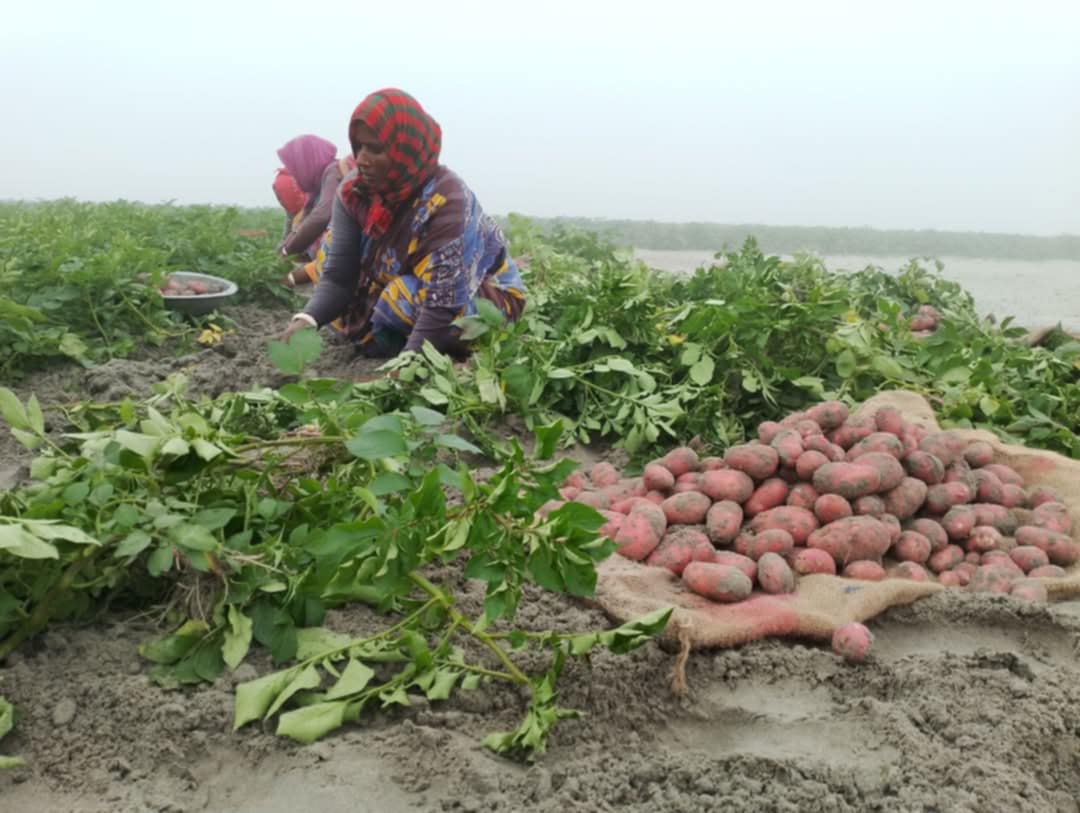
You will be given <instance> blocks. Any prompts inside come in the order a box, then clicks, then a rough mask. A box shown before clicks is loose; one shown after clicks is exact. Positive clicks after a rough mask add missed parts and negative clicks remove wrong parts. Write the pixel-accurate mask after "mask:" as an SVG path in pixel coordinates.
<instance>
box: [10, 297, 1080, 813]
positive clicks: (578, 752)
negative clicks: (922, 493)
mask: <svg viewBox="0 0 1080 813" xmlns="http://www.w3.org/2000/svg"><path fill="white" fill-rule="evenodd" d="M234 318H237V319H238V321H241V323H242V324H246V325H247V326H248V328H249V330H248V331H246V332H245V334H244V335H245V337H246V338H241V337H240V336H236V337H233V338H232V339H230V340H229V341H228V342H227V343H226V345H225V346H224V347H221V348H218V349H215V350H210V351H205V352H204V353H201V354H199V355H198V356H197V357H192V358H188V359H182V360H178V361H172V360H167V359H144V360H139V361H129V362H114V363H113V364H111V365H106V366H105V367H102V368H100V369H98V370H94V371H82V370H79V371H72V370H70V369H69V370H67V371H56V372H53V373H45V374H42V375H41V376H38V377H35V378H34V379H32V380H30V381H28V382H24V386H23V387H22V388H21V389H22V390H23V392H26V391H27V390H28V389H31V388H32V389H34V390H35V391H37V392H38V393H39V397H42V398H43V399H44V400H46V401H53V402H55V401H57V400H60V401H63V400H73V399H76V398H79V397H86V396H92V397H94V398H97V399H107V398H116V397H122V396H123V395H125V394H127V393H129V392H130V393H138V392H142V391H145V389H146V388H147V387H148V386H149V384H150V383H151V382H152V380H153V379H156V378H158V377H160V376H161V375H162V374H165V373H167V372H169V371H171V370H174V369H179V368H186V369H188V370H189V372H190V375H191V376H192V382H193V386H194V388H195V389H197V390H199V391H203V392H207V393H210V394H214V393H216V392H220V391H222V390H224V389H227V388H228V389H235V388H240V387H247V386H251V385H255V384H270V385H272V384H274V383H280V382H279V381H278V380H277V379H276V373H274V372H273V371H272V369H271V368H270V367H269V365H268V364H267V363H266V362H265V361H264V359H263V356H262V347H263V345H264V342H265V339H266V338H267V337H268V336H270V335H273V333H274V332H276V330H278V329H279V327H280V321H279V319H280V315H279V314H272V313H267V312H265V311H258V310H255V309H250V310H248V311H242V312H238V313H235V314H234ZM362 371H364V368H363V365H361V366H360V367H357V366H356V364H355V363H354V362H353V361H352V360H351V359H350V356H349V353H348V352H347V351H346V350H344V349H340V348H339V349H331V350H330V352H328V353H327V354H326V355H325V356H324V358H323V359H322V360H320V362H319V366H318V368H317V369H316V371H315V373H316V374H338V375H350V374H357V373H358V372H362ZM8 453H10V448H9V449H8ZM429 575H431V576H432V577H433V578H435V579H438V580H441V581H443V582H444V583H447V584H450V585H453V586H454V587H455V589H456V590H457V592H458V593H459V594H460V595H462V596H463V597H464V598H463V602H462V603H463V606H464V608H465V609H466V610H470V609H471V610H475V609H477V608H478V607H479V606H480V602H481V599H482V592H481V590H480V588H479V587H478V586H477V585H476V584H475V583H471V582H468V581H467V580H464V579H463V577H462V576H461V575H460V569H459V568H458V567H456V566H450V567H447V568H444V569H442V570H441V571H436V572H432V573H431V574H429ZM384 623H385V621H384V620H383V619H380V618H378V617H376V616H374V615H373V613H372V612H371V611H370V610H369V609H368V608H366V607H352V608H347V609H345V610H341V611H337V612H335V613H333V614H332V616H331V619H330V624H331V625H332V626H333V627H334V628H336V629H339V630H341V631H347V632H353V633H357V634H359V633H363V632H365V631H370V630H372V629H374V628H377V627H378V626H380V625H382V624H384ZM519 624H520V625H521V626H523V627H525V628H527V629H533V630H541V629H559V630H564V631H569V630H582V629H588V628H596V627H599V626H603V625H606V624H607V621H606V619H605V618H604V617H603V615H602V614H601V613H600V612H599V611H598V610H595V609H592V608H590V607H587V606H585V605H582V604H580V603H577V602H574V601H570V600H567V599H564V598H561V597H558V596H554V595H551V594H546V593H542V592H540V591H536V590H530V591H529V592H528V594H527V597H526V600H525V601H524V602H523V605H522V607H521V609H520V612H519ZM871 628H872V629H873V630H874V632H875V634H876V635H877V645H876V657H875V659H874V660H873V662H872V663H869V664H866V665H864V666H862V667H851V666H847V665H844V664H843V663H842V662H840V661H839V660H838V659H837V658H836V657H835V656H834V655H832V653H830V652H829V651H828V650H827V649H823V648H821V647H819V646H816V645H804V644H801V643H799V642H791V641H769V642H764V643H760V644H755V645H751V646H746V647H743V648H740V649H737V650H728V651H719V652H707V653H695V654H694V655H693V656H692V657H691V659H690V662H689V664H688V669H687V675H688V680H689V686H690V693H689V695H688V696H686V697H685V698H679V697H676V696H675V695H673V694H672V692H671V691H670V688H669V675H670V672H671V669H672V665H673V658H672V656H671V655H670V654H669V653H667V652H665V651H663V650H661V648H660V647H659V646H656V645H647V646H645V647H643V648H642V649H640V650H638V651H637V652H635V653H633V654H631V655H629V656H621V657H617V656H612V655H610V654H608V653H602V654H600V655H597V656H595V657H594V658H593V659H592V661H591V662H589V663H575V664H573V665H571V666H570V667H569V668H568V669H567V671H566V672H565V673H564V677H563V681H562V683H561V686H562V688H563V696H562V705H565V706H570V707H574V708H578V709H581V710H582V711H584V712H585V717H584V718H583V719H582V720H578V721H566V722H564V723H562V725H561V727H560V728H559V729H558V730H557V731H556V733H555V736H554V738H553V740H552V743H551V749H550V750H549V752H548V754H547V755H546V756H545V757H543V758H542V759H541V760H539V761H538V763H537V764H535V765H532V766H527V765H518V764H515V763H512V762H509V761H507V760H504V759H501V758H499V757H496V756H494V755H492V754H490V753H489V752H487V751H485V750H484V749H483V748H482V747H481V746H480V744H479V743H480V740H481V738H482V737H483V735H485V734H486V733H489V732H491V731H494V730H505V729H508V728H510V727H512V726H514V725H516V723H517V721H518V720H519V719H520V715H521V713H522V711H523V700H522V698H521V697H520V696H519V695H518V694H516V693H515V692H513V691H511V690H508V689H506V688H504V687H501V686H493V687H482V688H481V689H479V690H477V691H476V692H473V693H468V694H459V695H456V696H455V697H453V698H452V699H451V700H449V701H446V702H439V703H434V704H429V703H428V702H426V701H424V700H422V699H418V700H417V702H416V703H415V704H414V705H413V706H412V707H411V708H409V709H405V710H401V711H395V712H394V713H392V714H390V713H385V714H378V715H376V716H374V717H368V718H367V719H366V720H365V721H364V723H363V724H362V725H358V726H355V727H352V728H349V729H346V730H345V731H343V732H341V733H340V734H338V735H337V736H333V737H331V738H329V739H327V740H326V741H323V742H321V743H317V744H315V745H313V746H308V747H300V746H297V745H295V744H293V743H290V742H288V741H284V740H280V739H277V738H276V737H274V736H273V734H272V733H271V732H270V731H261V730H259V729H257V728H254V727H249V728H246V729H244V730H242V731H240V732H233V731H232V688H233V686H234V685H235V683H237V682H239V681H241V680H248V679H251V678H253V677H255V676H256V675H258V674H262V673H265V672H266V671H268V670H269V669H270V666H269V664H268V662H267V661H266V660H265V658H263V657H262V656H261V655H255V656H253V657H252V658H250V659H249V661H248V663H246V664H244V665H242V666H241V667H240V668H239V669H238V670H237V672H236V673H234V674H232V675H227V676H225V677H223V678H222V679H221V680H219V681H218V683H217V684H215V685H213V686H206V687H202V688H197V689H193V690H187V691H177V692H169V691H165V690H162V689H160V688H158V687H156V686H154V685H153V684H151V683H150V681H149V680H148V678H147V677H146V674H145V672H146V669H145V663H144V662H142V661H141V659H140V658H139V656H138V654H137V651H136V647H137V645H138V644H139V643H140V642H142V641H144V640H146V638H147V637H149V636H151V635H154V634H156V633H157V632H159V631H160V630H158V629H156V628H155V627H154V625H153V623H152V621H151V620H150V619H148V618H145V617H144V618H136V619H131V618H123V617H113V618H110V619H108V620H106V621H101V622H95V623H93V624H90V625H88V626H85V627H81V628H79V627H70V626H69V627H64V626H58V627H54V628H52V629H51V630H50V631H49V632H48V633H47V634H46V635H45V636H43V637H42V638H41V639H39V640H37V641H34V642H31V643H30V644H28V645H26V646H24V647H23V648H22V650H21V651H19V652H17V653H15V654H14V655H13V656H12V657H10V658H9V659H8V661H7V662H6V663H5V664H2V665H0V693H2V694H4V695H6V696H7V697H8V698H9V699H10V700H11V701H12V702H14V703H15V704H16V706H17V707H18V709H19V711H20V713H21V715H22V717H21V720H20V721H19V723H18V726H17V728H16V730H15V732H14V733H13V734H12V735H10V736H9V737H8V738H7V739H5V741H4V743H3V746H2V748H0V751H2V752H3V753H6V754H16V753H17V754H20V755H21V756H23V757H25V758H26V759H27V762H28V764H27V766H26V767H24V768H20V769H17V770H14V771H10V772H7V773H6V774H3V775H0V802H2V804H0V808H2V809H3V810H5V811H7V810H11V811H20V813H38V812H39V811H40V812H41V813H46V811H47V812H48V813H61V812H62V811H72V813H75V811H78V813H106V811H107V812H108V813H127V812H128V811H131V813H135V811H139V812H140V813H141V812H142V811H160V812H161V813H181V812H186V811H192V812H194V811H210V812H212V813H225V811H240V812H241V813H256V812H258V813H285V811H293V810H296V809H308V810H313V811H320V813H337V811H371V812H372V813H375V812H376V811H378V813H398V812H399V811H417V810H419V811H525V810H530V811H532V810H535V811H559V813H565V812H566V811H590V812H591V811H615V810H618V811H630V812H631V813H634V812H636V811H640V812H641V813H646V811H647V812H648V813H665V812H671V813H675V812H676V811H678V812H682V811H715V810H753V811H866V810H878V811H929V810H934V811H972V813H974V812H975V811H979V812H980V813H982V812H983V811H998V810H1000V811H1032V813H1035V811H1039V812H1040V813H1041V812H1042V811H1058V812H1060V813H1073V812H1074V811H1076V812H1077V813H1080V805H1078V804H1077V801H1076V800H1077V799H1080V661H1078V657H1077V656H1078V654H1080V602H1066V603H1059V604H1055V605H1050V606H1046V607H1039V606H1030V605H1022V604H1019V603H1016V602H1014V601H1013V600H1011V599H1009V598H1008V597H1004V596H993V597H990V596H986V595H968V594H962V593H952V594H947V595H941V596H936V597H934V598H931V599H925V600H923V601H921V602H918V603H917V604H915V605H913V606H911V607H907V608H901V609H894V610H892V611H890V612H888V613H886V614H884V615H883V616H881V617H879V618H878V619H877V620H876V621H875V622H873V623H872V624H871Z"/></svg>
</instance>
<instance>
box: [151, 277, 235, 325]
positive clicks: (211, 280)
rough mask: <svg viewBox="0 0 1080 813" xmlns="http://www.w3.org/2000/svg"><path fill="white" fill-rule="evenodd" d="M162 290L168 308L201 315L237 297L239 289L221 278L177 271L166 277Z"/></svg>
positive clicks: (233, 283)
mask: <svg viewBox="0 0 1080 813" xmlns="http://www.w3.org/2000/svg"><path fill="white" fill-rule="evenodd" d="M160 290H161V296H162V297H163V298H164V300H165V307H166V308H169V309H170V310H175V311H180V312H182V313H187V314H190V315H192V316H201V315H203V314H206V313H210V312H211V311H213V310H217V309H218V308H220V307H221V306H222V305H223V304H225V302H227V301H228V300H229V299H231V298H232V297H234V296H236V294H237V292H238V291H239V288H237V287H236V283H235V282H230V281H229V280H227V279H222V278H221V277H214V276H211V275H210V274H197V273H195V272H194V271H177V272H175V273H172V274H169V275H168V276H167V277H165V279H164V281H163V284H162V286H161V289H160Z"/></svg>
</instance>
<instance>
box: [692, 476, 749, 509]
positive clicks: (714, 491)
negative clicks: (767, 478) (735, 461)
mask: <svg viewBox="0 0 1080 813" xmlns="http://www.w3.org/2000/svg"><path fill="white" fill-rule="evenodd" d="M701 491H702V493H704V494H705V495H707V496H708V497H709V498H710V499H712V500H715V501H716V502H721V501H723V500H731V501H732V502H737V503H739V504H740V505H741V504H742V503H744V502H746V501H747V500H748V499H750V495H751V494H753V493H754V481H753V480H751V479H750V475H748V474H747V473H746V472H742V471H738V470H736V469H721V470H717V471H707V472H705V473H704V474H702V476H701Z"/></svg>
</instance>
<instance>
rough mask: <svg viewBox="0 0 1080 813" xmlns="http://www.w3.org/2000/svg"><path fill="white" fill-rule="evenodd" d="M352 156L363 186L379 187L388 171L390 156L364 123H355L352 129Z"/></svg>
mask: <svg viewBox="0 0 1080 813" xmlns="http://www.w3.org/2000/svg"><path fill="white" fill-rule="evenodd" d="M352 142H353V149H354V150H355V151H354V152H353V157H354V158H355V159H356V168H357V170H358V171H359V173H360V177H361V179H363V181H364V186H366V187H368V188H369V189H381V188H382V187H383V186H384V185H385V183H386V176H387V174H388V173H389V172H390V156H389V155H387V154H386V149H385V148H384V147H383V145H382V144H380V143H379V139H377V138H376V137H375V132H374V131H373V130H372V129H371V128H370V127H368V126H367V125H366V124H357V125H356V128H355V129H354V130H353V139H352Z"/></svg>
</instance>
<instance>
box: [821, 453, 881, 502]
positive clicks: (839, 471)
mask: <svg viewBox="0 0 1080 813" xmlns="http://www.w3.org/2000/svg"><path fill="white" fill-rule="evenodd" d="M880 485H881V475H880V474H878V470H877V469H875V468H874V467H873V466H865V465H862V464H861V463H846V462H845V463H826V464H825V465H824V466H822V467H821V468H819V469H818V470H817V471H815V472H814V488H816V489H817V490H818V492H819V493H821V494H839V495H840V496H841V497H843V498H844V499H846V500H857V499H858V498H859V497H864V496H866V495H867V494H873V493H874V492H876V491H877V490H878V487H879V486H880Z"/></svg>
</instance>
